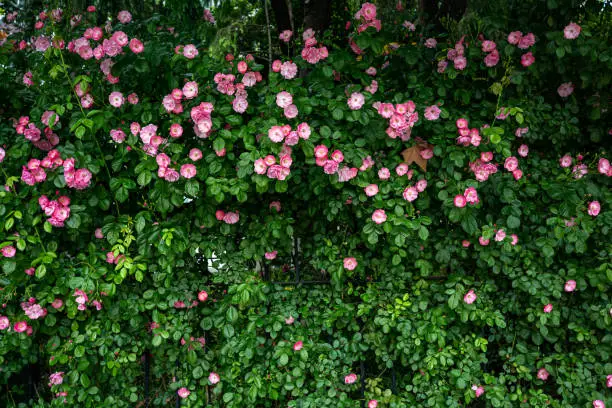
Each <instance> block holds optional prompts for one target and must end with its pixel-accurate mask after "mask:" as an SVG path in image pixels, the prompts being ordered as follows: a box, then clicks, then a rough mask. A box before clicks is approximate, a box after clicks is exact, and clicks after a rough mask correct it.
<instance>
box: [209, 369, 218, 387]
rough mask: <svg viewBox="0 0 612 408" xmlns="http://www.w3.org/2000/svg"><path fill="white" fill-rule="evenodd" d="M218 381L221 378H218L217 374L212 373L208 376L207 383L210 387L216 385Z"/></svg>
mask: <svg viewBox="0 0 612 408" xmlns="http://www.w3.org/2000/svg"><path fill="white" fill-rule="evenodd" d="M220 380H221V378H220V377H219V374H217V373H215V372H214V371H213V372H211V373H210V375H209V376H208V381H210V383H211V384H212V385H215V384H217V383H218V382H219V381H220Z"/></svg>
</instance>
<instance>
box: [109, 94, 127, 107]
mask: <svg viewBox="0 0 612 408" xmlns="http://www.w3.org/2000/svg"><path fill="white" fill-rule="evenodd" d="M108 102H109V103H110V104H111V106H114V107H115V108H120V107H121V105H123V103H124V102H125V99H124V98H123V94H122V93H121V92H111V94H110V95H109V96H108Z"/></svg>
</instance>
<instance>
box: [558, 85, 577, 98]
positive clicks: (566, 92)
mask: <svg viewBox="0 0 612 408" xmlns="http://www.w3.org/2000/svg"><path fill="white" fill-rule="evenodd" d="M573 92H574V84H572V83H571V82H565V83H563V84H561V85H559V88H557V93H558V94H559V96H560V97H562V98H567V97H568V96H570V95H571V94H572V93H573Z"/></svg>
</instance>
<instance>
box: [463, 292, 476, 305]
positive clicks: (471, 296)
mask: <svg viewBox="0 0 612 408" xmlns="http://www.w3.org/2000/svg"><path fill="white" fill-rule="evenodd" d="M477 298H478V296H476V293H475V292H474V290H472V289H470V290H469V291H468V293H466V294H465V296H463V301H464V302H465V303H467V304H468V305H471V304H472V303H474V302H475V301H476V299H477Z"/></svg>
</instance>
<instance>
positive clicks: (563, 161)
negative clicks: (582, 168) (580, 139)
mask: <svg viewBox="0 0 612 408" xmlns="http://www.w3.org/2000/svg"><path fill="white" fill-rule="evenodd" d="M559 165H560V166H561V167H569V166H571V165H572V156H570V155H568V154H566V155H565V156H563V157H561V158H560V159H559Z"/></svg>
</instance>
